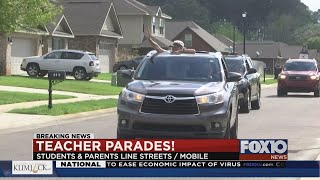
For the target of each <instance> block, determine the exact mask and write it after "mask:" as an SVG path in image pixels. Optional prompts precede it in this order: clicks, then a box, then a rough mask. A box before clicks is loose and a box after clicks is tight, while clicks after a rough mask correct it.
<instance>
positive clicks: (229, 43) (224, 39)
mask: <svg viewBox="0 0 320 180" xmlns="http://www.w3.org/2000/svg"><path fill="white" fill-rule="evenodd" d="M213 36H214V37H215V38H217V39H218V40H219V41H221V42H222V43H223V44H225V45H226V46H228V47H230V46H231V47H232V46H233V40H231V39H229V38H227V37H225V36H223V35H221V34H213Z"/></svg>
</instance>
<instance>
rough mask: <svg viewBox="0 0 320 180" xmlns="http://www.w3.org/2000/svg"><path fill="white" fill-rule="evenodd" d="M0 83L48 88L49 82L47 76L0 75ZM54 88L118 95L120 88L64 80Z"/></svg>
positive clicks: (96, 83) (107, 84) (104, 84)
mask: <svg viewBox="0 0 320 180" xmlns="http://www.w3.org/2000/svg"><path fill="white" fill-rule="evenodd" d="M0 85H4V86H15V87H27V88H36V89H48V87H49V82H48V79H47V78H33V77H22V76H0ZM54 90H60V91H68V92H76V93H84V94H95V95H118V94H119V93H120V92H121V90H122V88H120V87H114V86H111V84H110V83H99V82H88V81H76V80H65V81H63V82H61V83H59V84H57V85H54V86H53V91H54Z"/></svg>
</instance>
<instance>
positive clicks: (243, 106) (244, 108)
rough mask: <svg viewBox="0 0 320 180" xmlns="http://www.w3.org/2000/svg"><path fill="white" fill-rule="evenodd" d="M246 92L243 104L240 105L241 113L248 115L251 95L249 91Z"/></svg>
mask: <svg viewBox="0 0 320 180" xmlns="http://www.w3.org/2000/svg"><path fill="white" fill-rule="evenodd" d="M247 92H248V93H247V94H246V100H245V102H243V103H241V104H240V112H241V113H250V110H251V95H250V91H249V90H247Z"/></svg>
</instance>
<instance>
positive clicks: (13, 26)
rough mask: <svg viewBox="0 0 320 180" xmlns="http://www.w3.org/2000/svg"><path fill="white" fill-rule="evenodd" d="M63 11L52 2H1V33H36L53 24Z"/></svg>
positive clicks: (26, 0)
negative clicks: (19, 31) (36, 30)
mask: <svg viewBox="0 0 320 180" xmlns="http://www.w3.org/2000/svg"><path fill="white" fill-rule="evenodd" d="M61 10H62V9H61V7H58V6H56V5H54V4H52V3H51V1H50V0H0V33H2V34H7V33H12V32H15V31H17V30H25V31H34V30H35V29H36V28H38V27H39V26H44V25H46V24H47V23H49V22H51V21H52V20H53V19H54V18H55V17H56V16H57V15H58V14H60V13H61Z"/></svg>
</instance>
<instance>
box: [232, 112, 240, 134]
mask: <svg viewBox="0 0 320 180" xmlns="http://www.w3.org/2000/svg"><path fill="white" fill-rule="evenodd" d="M236 113H237V114H236V118H235V121H234V125H233V127H232V128H231V139H238V119H239V118H238V117H239V116H238V112H236Z"/></svg>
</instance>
